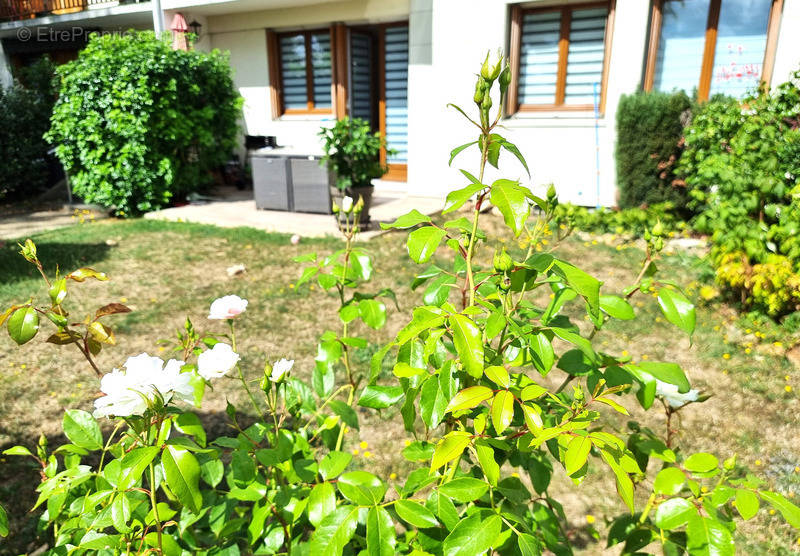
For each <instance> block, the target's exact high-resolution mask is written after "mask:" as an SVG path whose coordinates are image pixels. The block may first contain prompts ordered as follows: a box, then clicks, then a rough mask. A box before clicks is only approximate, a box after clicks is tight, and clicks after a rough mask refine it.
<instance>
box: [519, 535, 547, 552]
mask: <svg viewBox="0 0 800 556" xmlns="http://www.w3.org/2000/svg"><path fill="white" fill-rule="evenodd" d="M517 546H519V552H520V554H521V555H522V556H540V555H541V554H542V548H541V545H540V544H539V541H538V540H536V537H534V536H533V535H529V534H527V533H520V534H519V535H518V536H517Z"/></svg>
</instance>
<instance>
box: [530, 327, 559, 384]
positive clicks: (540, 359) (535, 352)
mask: <svg viewBox="0 0 800 556" xmlns="http://www.w3.org/2000/svg"><path fill="white" fill-rule="evenodd" d="M528 342H529V345H530V354H531V359H533V366H534V367H536V370H537V371H539V374H541V375H542V376H546V375H547V373H549V372H550V369H552V368H553V364H554V363H555V361H556V354H555V352H554V351H553V344H551V343H550V339H549V338H548V337H547V336H546V335H545V334H544V333H542V332H539V333H537V334H533V335H532V336H530V337H529V338H528Z"/></svg>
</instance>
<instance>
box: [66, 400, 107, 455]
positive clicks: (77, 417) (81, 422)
mask: <svg viewBox="0 0 800 556" xmlns="http://www.w3.org/2000/svg"><path fill="white" fill-rule="evenodd" d="M62 424H63V427H64V434H65V435H66V436H67V438H69V440H70V442H72V443H73V444H75V445H76V446H80V447H81V448H85V449H87V450H101V449H102V448H103V435H102V434H101V433H100V425H98V424H97V420H95V418H94V417H92V414H91V413H89V412H87V411H83V410H80V409H67V410H66V411H65V412H64V418H63V421H62Z"/></svg>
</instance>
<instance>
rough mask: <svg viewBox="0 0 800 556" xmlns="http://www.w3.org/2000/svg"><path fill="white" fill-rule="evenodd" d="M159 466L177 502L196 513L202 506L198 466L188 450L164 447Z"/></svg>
mask: <svg viewBox="0 0 800 556" xmlns="http://www.w3.org/2000/svg"><path fill="white" fill-rule="evenodd" d="M161 465H162V467H163V469H164V476H165V478H166V480H167V485H168V486H169V489H170V490H171V491H172V493H173V494H174V495H175V497H176V498H177V499H178V501H179V502H180V503H181V504H183V505H184V506H186V507H187V508H189V509H190V510H191V511H192V512H194V513H198V512H199V511H200V509H201V508H202V505H203V498H202V496H201V495H200V490H199V479H200V465H199V464H198V463H197V460H196V459H195V457H194V456H193V455H192V454H191V452H189V451H188V450H184V449H182V448H178V447H176V446H169V445H168V446H166V447H165V448H164V450H163V452H162V453H161Z"/></svg>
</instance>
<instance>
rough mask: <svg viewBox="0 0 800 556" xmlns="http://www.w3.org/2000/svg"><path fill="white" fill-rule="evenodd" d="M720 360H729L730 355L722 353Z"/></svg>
mask: <svg viewBox="0 0 800 556" xmlns="http://www.w3.org/2000/svg"><path fill="white" fill-rule="evenodd" d="M722 358H723V359H730V358H731V354H730V353H723V354H722Z"/></svg>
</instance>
